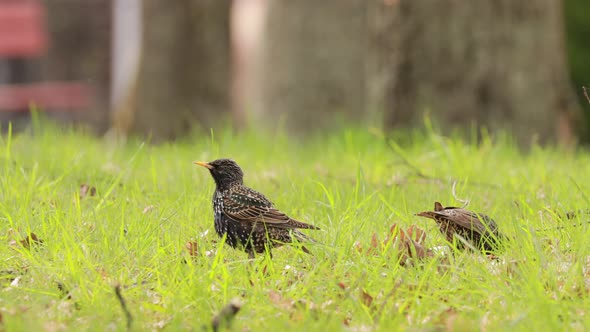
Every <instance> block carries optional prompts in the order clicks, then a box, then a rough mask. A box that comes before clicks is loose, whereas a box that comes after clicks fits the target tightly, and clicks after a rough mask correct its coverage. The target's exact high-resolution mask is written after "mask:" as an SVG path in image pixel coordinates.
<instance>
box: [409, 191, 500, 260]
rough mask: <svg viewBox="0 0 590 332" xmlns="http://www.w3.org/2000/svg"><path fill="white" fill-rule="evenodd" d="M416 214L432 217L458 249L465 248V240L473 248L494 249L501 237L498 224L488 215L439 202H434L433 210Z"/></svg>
mask: <svg viewBox="0 0 590 332" xmlns="http://www.w3.org/2000/svg"><path fill="white" fill-rule="evenodd" d="M416 215H417V216H421V217H426V218H430V219H434V221H436V223H437V224H438V226H439V228H440V231H441V233H442V234H443V235H444V236H445V237H446V238H447V241H449V243H452V244H453V243H454V244H455V245H456V247H457V248H458V249H464V248H465V245H464V241H465V242H467V243H469V245H470V246H472V247H474V248H475V249H479V250H483V251H494V250H496V249H497V248H498V241H499V240H500V239H501V238H502V237H503V236H502V234H501V233H500V232H499V231H498V225H497V224H496V222H495V221H494V220H493V219H492V218H490V217H489V216H486V215H485V214H481V213H476V212H472V211H468V210H465V209H462V208H457V207H443V206H442V204H441V203H439V202H435V203H434V211H425V212H420V213H418V214H416ZM457 235H458V236H459V237H460V238H457Z"/></svg>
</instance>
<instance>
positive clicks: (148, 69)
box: [131, 0, 230, 141]
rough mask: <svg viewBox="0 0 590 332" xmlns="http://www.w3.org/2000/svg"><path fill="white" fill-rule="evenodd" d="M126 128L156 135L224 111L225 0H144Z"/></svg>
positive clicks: (209, 121)
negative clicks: (131, 105)
mask: <svg viewBox="0 0 590 332" xmlns="http://www.w3.org/2000/svg"><path fill="white" fill-rule="evenodd" d="M142 5H143V18H142V22H143V32H142V34H143V40H142V51H141V60H140V65H139V72H138V78H137V92H136V94H135V95H136V101H135V103H134V105H135V107H136V109H135V110H134V111H133V116H132V118H133V119H132V125H131V130H132V131H135V132H138V133H140V134H143V135H151V136H152V138H153V139H154V140H155V141H160V140H165V139H173V138H176V137H178V136H181V135H182V134H185V133H187V132H188V131H189V130H190V129H191V128H192V126H193V125H194V124H199V125H201V126H202V127H203V128H209V127H211V126H213V125H214V124H216V123H217V122H218V120H219V119H220V114H222V113H224V112H228V111H229V91H230V89H229V61H230V60H229V36H230V34H229V7H230V1H229V0H190V1H189V0H187V1H160V0H145V1H143V2H142Z"/></svg>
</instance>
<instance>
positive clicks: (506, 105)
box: [385, 0, 579, 145]
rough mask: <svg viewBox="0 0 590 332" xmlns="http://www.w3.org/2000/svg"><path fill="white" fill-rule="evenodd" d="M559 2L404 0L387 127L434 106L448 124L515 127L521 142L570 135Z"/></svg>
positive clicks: (571, 112) (573, 106)
mask: <svg viewBox="0 0 590 332" xmlns="http://www.w3.org/2000/svg"><path fill="white" fill-rule="evenodd" d="M561 6H562V3H561V1H556V0H538V1H514V0H496V1H487V0H478V1H476V0H474V1H467V2H459V1H453V0H446V1H414V0H399V2H398V4H397V6H396V8H395V9H392V10H393V11H394V12H395V13H396V14H397V16H396V18H395V24H394V28H393V29H392V30H391V33H392V34H393V35H394V36H392V38H393V39H392V40H391V42H392V43H393V44H392V45H393V47H394V49H396V50H397V51H396V53H395V54H394V55H392V61H393V69H394V70H393V71H392V73H391V74H392V80H391V81H390V84H389V88H388V101H387V103H386V109H387V112H386V115H385V123H386V127H387V128H395V127H404V126H408V125H410V124H416V122H419V121H421V118H422V112H424V111H426V110H431V111H432V117H433V118H434V119H435V120H437V121H439V123H440V124H441V125H442V128H443V131H446V132H449V131H450V130H453V129H456V128H457V127H459V128H463V129H466V128H469V126H471V125H473V124H475V125H477V126H478V127H482V126H483V127H487V128H489V129H491V130H495V129H499V128H509V129H511V130H512V133H513V134H514V135H515V137H516V138H517V139H518V141H519V142H520V143H521V144H524V145H528V144H529V143H530V142H531V141H532V140H538V141H540V142H547V141H552V140H554V139H555V138H557V139H558V140H559V141H561V142H563V143H569V142H571V141H572V140H573V132H572V121H573V118H574V117H575V116H577V114H578V113H577V111H578V107H579V106H578V105H577V103H576V102H575V100H574V98H572V96H573V92H572V90H571V87H570V85H569V79H568V76H567V64H566V58H565V45H564V44H565V43H564V31H563V29H564V27H563V18H562V14H563V13H562V8H561Z"/></svg>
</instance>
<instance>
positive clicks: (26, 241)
mask: <svg viewBox="0 0 590 332" xmlns="http://www.w3.org/2000/svg"><path fill="white" fill-rule="evenodd" d="M42 243H43V240H41V239H40V238H39V237H38V236H37V235H36V234H35V233H30V234H29V235H27V236H26V237H25V238H23V239H22V240H20V241H18V242H17V241H16V240H12V241H10V243H9V245H10V246H12V247H15V246H17V245H18V244H20V246H21V247H23V248H25V249H30V248H31V247H35V246H37V245H40V244H42Z"/></svg>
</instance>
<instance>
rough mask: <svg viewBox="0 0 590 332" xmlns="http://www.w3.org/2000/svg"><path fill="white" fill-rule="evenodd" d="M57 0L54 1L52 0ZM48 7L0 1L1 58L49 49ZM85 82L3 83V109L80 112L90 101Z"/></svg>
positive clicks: (24, 0)
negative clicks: (46, 13) (46, 21)
mask: <svg viewBox="0 0 590 332" xmlns="http://www.w3.org/2000/svg"><path fill="white" fill-rule="evenodd" d="M52 1H54V0H52ZM48 44H49V41H48V36H47V31H46V28H45V8H44V7H43V4H42V3H41V1H38V0H0V59H15V58H40V57H42V56H43V55H45V53H46V52H47V48H48ZM92 93H93V92H92V89H91V88H90V87H89V86H88V84H86V83H85V82H69V81H68V82H55V81H54V82H27V83H20V84H1V83H0V111H27V110H28V109H29V106H30V105H31V104H35V105H36V106H38V107H39V108H40V109H42V110H51V109H59V110H61V111H66V110H68V111H78V110H80V109H82V108H85V107H87V106H88V105H90V103H91V98H92Z"/></svg>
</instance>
